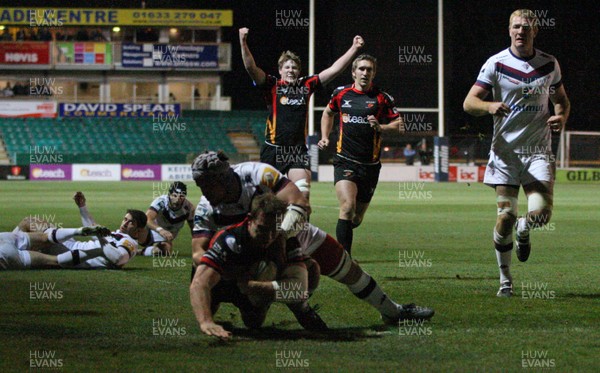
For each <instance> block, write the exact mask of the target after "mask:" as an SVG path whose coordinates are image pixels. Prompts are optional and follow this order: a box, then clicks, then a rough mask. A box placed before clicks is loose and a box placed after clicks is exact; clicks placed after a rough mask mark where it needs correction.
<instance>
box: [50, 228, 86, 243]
mask: <svg viewBox="0 0 600 373" xmlns="http://www.w3.org/2000/svg"><path fill="white" fill-rule="evenodd" d="M44 233H46V235H47V236H48V241H50V242H53V243H61V242H65V241H66V240H68V239H71V238H73V237H75V236H78V235H80V234H81V229H80V228H48V229H46V230H45V231H44Z"/></svg>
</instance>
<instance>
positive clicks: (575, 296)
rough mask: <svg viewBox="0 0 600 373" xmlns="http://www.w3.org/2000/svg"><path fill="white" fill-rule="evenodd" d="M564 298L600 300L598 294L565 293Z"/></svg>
mask: <svg viewBox="0 0 600 373" xmlns="http://www.w3.org/2000/svg"><path fill="white" fill-rule="evenodd" d="M563 297H565V298H583V299H600V294H574V293H567V294H565V295H563Z"/></svg>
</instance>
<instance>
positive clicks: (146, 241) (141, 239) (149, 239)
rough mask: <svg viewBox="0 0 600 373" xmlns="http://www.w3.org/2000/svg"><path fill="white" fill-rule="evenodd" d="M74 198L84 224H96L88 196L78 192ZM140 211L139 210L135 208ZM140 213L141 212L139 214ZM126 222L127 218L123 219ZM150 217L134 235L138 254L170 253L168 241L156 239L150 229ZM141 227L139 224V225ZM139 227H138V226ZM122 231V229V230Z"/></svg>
mask: <svg viewBox="0 0 600 373" xmlns="http://www.w3.org/2000/svg"><path fill="white" fill-rule="evenodd" d="M73 200H74V201H75V204H76V205H77V207H79V215H81V222H82V224H83V225H84V226H86V227H90V226H93V225H96V221H95V220H94V217H93V216H92V214H91V213H90V212H89V211H88V209H87V205H86V198H85V195H84V194H83V193H82V192H77V193H75V195H74V196H73ZM135 211H138V210H135ZM138 215H139V214H138ZM142 220H143V219H142V218H141V217H139V219H138V223H139V224H141V223H142ZM123 222H125V220H123ZM147 222H148V218H147V217H146V223H145V226H142V227H141V228H138V229H136V230H135V232H133V233H134V235H135V237H134V236H132V237H133V238H134V239H135V240H136V241H137V243H138V245H137V249H136V254H137V255H143V253H144V252H146V251H150V252H153V253H162V254H163V255H168V254H166V253H167V250H166V246H165V245H166V243H165V242H163V241H158V242H157V241H155V236H154V235H153V234H152V231H151V230H150V229H148V224H147ZM138 227H139V226H138ZM136 228H137V227H136ZM121 231H122V230H121Z"/></svg>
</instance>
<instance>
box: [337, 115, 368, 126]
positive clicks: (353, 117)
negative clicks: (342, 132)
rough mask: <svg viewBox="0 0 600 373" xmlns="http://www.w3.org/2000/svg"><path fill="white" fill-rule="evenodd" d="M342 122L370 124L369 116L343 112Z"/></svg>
mask: <svg viewBox="0 0 600 373" xmlns="http://www.w3.org/2000/svg"><path fill="white" fill-rule="evenodd" d="M342 122H344V123H358V124H368V123H369V120H368V119H367V117H361V116H358V115H350V114H342Z"/></svg>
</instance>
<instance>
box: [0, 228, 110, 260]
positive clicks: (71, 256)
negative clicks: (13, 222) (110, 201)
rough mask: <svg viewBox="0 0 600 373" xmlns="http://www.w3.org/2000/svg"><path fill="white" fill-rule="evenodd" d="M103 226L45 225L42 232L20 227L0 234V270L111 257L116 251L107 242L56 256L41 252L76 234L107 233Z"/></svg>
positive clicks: (105, 234)
mask: <svg viewBox="0 0 600 373" xmlns="http://www.w3.org/2000/svg"><path fill="white" fill-rule="evenodd" d="M108 235H110V230H109V229H108V228H105V227H101V226H95V227H82V228H48V229H46V230H45V231H44V232H31V233H26V232H22V231H20V230H15V231H13V232H3V233H0V270H6V269H42V268H74V267H77V266H81V265H82V264H84V263H86V262H87V261H89V260H94V259H95V258H97V257H101V256H104V257H111V256H113V255H114V254H115V253H114V251H116V249H115V248H113V247H112V246H109V245H104V246H102V247H100V246H97V247H95V248H94V249H74V250H72V251H66V252H64V253H62V254H59V255H49V254H44V253H41V252H40V250H43V249H47V248H49V247H50V246H52V245H56V244H57V243H60V242H66V241H69V240H72V239H73V237H76V236H99V237H103V236H108Z"/></svg>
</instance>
